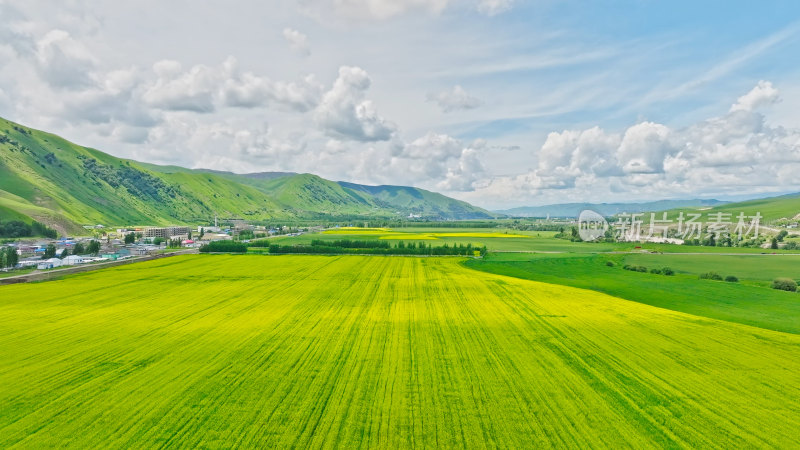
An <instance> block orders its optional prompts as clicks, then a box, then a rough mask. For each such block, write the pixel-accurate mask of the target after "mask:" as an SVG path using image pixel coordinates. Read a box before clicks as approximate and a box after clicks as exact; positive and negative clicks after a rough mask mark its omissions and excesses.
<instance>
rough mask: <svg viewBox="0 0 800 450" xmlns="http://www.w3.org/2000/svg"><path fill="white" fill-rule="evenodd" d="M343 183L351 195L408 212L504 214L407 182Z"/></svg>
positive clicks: (467, 216)
mask: <svg viewBox="0 0 800 450" xmlns="http://www.w3.org/2000/svg"><path fill="white" fill-rule="evenodd" d="M339 184H340V185H341V186H342V187H343V188H345V190H347V191H348V192H351V193H352V194H351V195H358V196H371V197H373V198H374V200H375V202H376V204H377V205H378V206H380V207H383V208H386V209H394V210H397V211H402V212H408V213H411V214H416V215H420V216H423V217H435V216H440V217H447V218H455V219H489V218H494V217H498V216H501V214H496V213H491V212H489V211H486V210H484V209H481V208H477V207H475V206H472V205H470V204H469V203H467V202H463V201H460V200H453V199H452V198H450V197H446V196H444V195H442V194H439V193H436V192H431V191H426V190H424V189H418V188H412V187H407V186H387V185H382V186H367V185H363V184H355V183H347V182H344V181H340V182H339Z"/></svg>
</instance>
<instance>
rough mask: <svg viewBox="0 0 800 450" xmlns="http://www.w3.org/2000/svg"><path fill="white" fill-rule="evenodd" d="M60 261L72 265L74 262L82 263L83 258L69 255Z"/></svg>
mask: <svg viewBox="0 0 800 450" xmlns="http://www.w3.org/2000/svg"><path fill="white" fill-rule="evenodd" d="M62 262H63V264H64V265H65V266H74V265H75V264H83V263H84V258H83V256H79V255H69V256H67V257H66V258H64V260H63V261H62Z"/></svg>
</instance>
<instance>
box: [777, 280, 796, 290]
mask: <svg viewBox="0 0 800 450" xmlns="http://www.w3.org/2000/svg"><path fill="white" fill-rule="evenodd" d="M772 289H780V290H782V291H789V292H797V282H796V281H794V280H792V279H791V278H776V279H774V280H772Z"/></svg>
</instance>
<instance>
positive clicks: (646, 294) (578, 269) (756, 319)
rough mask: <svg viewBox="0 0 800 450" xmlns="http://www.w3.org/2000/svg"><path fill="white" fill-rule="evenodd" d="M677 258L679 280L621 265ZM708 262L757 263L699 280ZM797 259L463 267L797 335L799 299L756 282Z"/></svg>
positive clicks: (497, 261) (530, 261) (527, 257)
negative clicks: (729, 278) (728, 278)
mask: <svg viewBox="0 0 800 450" xmlns="http://www.w3.org/2000/svg"><path fill="white" fill-rule="evenodd" d="M677 258H680V259H681V260H683V261H686V263H685V264H686V265H684V264H680V265H678V264H675V266H674V269H675V270H676V271H677V272H678V273H677V275H675V276H669V277H668V276H665V275H657V274H651V273H639V272H632V271H629V270H624V269H622V265H623V264H626V263H630V264H642V263H645V264H644V265H645V266H646V267H648V268H651V269H652V268H662V267H665V266H670V267H672V266H671V265H672V264H673V263H676V259H677ZM706 258H710V259H713V260H714V261H715V263H716V264H719V265H720V267H719V268H722V267H725V266H726V265H728V266H731V267H733V266H734V265H733V264H732V263H726V262H725V259H726V258H730V259H736V258H757V259H755V260H753V264H752V265H749V266H746V265H744V264H742V263H739V265H738V266H736V267H738V268H739V270H740V271H739V272H737V273H739V274H740V275H741V276H742V277H743V279H742V281H741V282H740V283H727V282H720V281H711V280H701V279H699V278H698V276H697V275H696V274H695V273H702V272H708V271H710V270H714V268H713V266H711V268H706V266H703V265H702V263H701V262H700V261H703V260H704V259H706ZM789 258H792V259H789ZM793 258H800V257H797V256H778V255H774V256H767V255H753V256H744V257H737V256H723V255H667V254H664V255H637V254H604V255H603V254H601V255H585V254H520V253H508V254H492V255H490V256H489V257H488V258H486V259H483V260H471V261H467V262H466V263H465V264H466V265H467V266H468V267H470V268H473V269H478V270H482V271H485V272H490V273H495V274H501V275H509V276H513V277H518V278H522V279H528V280H535V281H541V282H545V283H553V284H560V285H565V286H572V287H578V288H584V289H591V290H595V291H598V292H603V293H606V294H609V295H613V296H615V297H620V298H624V299H627V300H633V301H636V302H640V303H644V304H647V305H652V306H657V307H660V308H667V309H671V310H674V311H681V312H685V313H689V314H695V315H698V316H704V317H709V318H714V319H720V320H726V321H731V322H736V323H742V324H746V325H752V326H756V327H761V328H766V329H770V330H777V331H783V332H788V333H796V334H798V333H800V294H798V293H794V292H784V291H777V290H775V289H770V288H769V287H767V286H768V284H769V283H767V282H765V281H759V280H758V279H757V277H758V276H759V275H758V273H760V272H761V270H762V268H763V267H772V268H773V269H774V270H776V273H784V272H777V270H778V269H779V268H780V267H781V264H784V263H787V262H790V261H794V259H793ZM607 261H612V262H615V263H616V265H615V266H614V267H608V266H606V262H607ZM798 261H800V259H798ZM759 264H761V265H760V266H759ZM689 267H691V270H692V272H693V273H681V272H680V271H681V268H689ZM795 267H796V266H795ZM746 269H749V271H748V270H746ZM770 270H771V269H770ZM784 270H785V269H784ZM750 272H752V273H753V275H751V274H750ZM720 273H721V274H723V276H724V275H728V274H730V271H726V270H722V271H721V272H720ZM773 278H774V276H773ZM770 279H771V278H770ZM752 280H754V281H752ZM750 281H752V282H750Z"/></svg>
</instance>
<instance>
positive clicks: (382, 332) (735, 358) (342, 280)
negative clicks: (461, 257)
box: [0, 255, 800, 448]
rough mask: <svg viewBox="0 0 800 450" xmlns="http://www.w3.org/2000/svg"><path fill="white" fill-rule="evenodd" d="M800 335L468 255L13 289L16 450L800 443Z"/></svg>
mask: <svg viewBox="0 0 800 450" xmlns="http://www.w3.org/2000/svg"><path fill="white" fill-rule="evenodd" d="M798 427H800V336H796V335H792V334H786V333H780V332H774V331H769V330H763V329H758V328H754V327H748V326H745V325H739V324H734V323H729V322H723V321H717V320H712V319H706V318H700V317H696V316H691V315H687V314H683V313H679V312H673V311H668V310H663V309H659V308H655V307H651V306H648V305H643V304H639V303H634V302H629V301H626V300H621V299H617V298H614V297H610V296H607V295H604V294H599V293H596V292H591V291H584V290H580V289H575V288H570V287H564V286H555V285H549V284H544V283H538V282H533V281H527V280H520V279H515V278H509V277H504V276H500V275H494V274H489V273H482V272H477V271H472V270H470V269H468V268H465V267H463V266H462V265H461V264H460V263H459V261H458V260H457V259H453V258H441V259H440V258H409V257H365V256H341V257H326V256H279V257H264V256H208V255H198V256H185V257H174V258H169V259H166V260H160V261H152V262H147V263H141V264H133V265H129V266H122V267H118V268H113V269H108V270H103V271H97V272H92V273H87V274H81V275H77V276H73V277H69V278H67V279H64V280H61V281H54V282H48V283H41V284H28V285H12V286H4V287H0V446H2V447H8V446H13V445H18V446H20V447H41V446H63V445H71V446H76V447H95V448H96V447H109V446H111V447H123V446H137V447H141V446H162V445H163V446H178V447H192V448H196V447H229V446H234V445H242V446H259V447H264V446H279V447H286V446H301V447H307V446H310V447H336V446H338V447H346V448H355V447H390V448H400V447H410V446H416V447H453V446H455V447H471V448H476V447H477V448H481V447H496V446H500V447H517V448H520V447H533V446H536V447H539V446H561V447H563V446H582V447H586V446H605V447H620V446H633V447H648V446H668V447H674V446H686V447H728V448H730V447H744V446H784V447H786V446H791V445H794V444H796V441H795V439H796V437H797V429H798Z"/></svg>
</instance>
